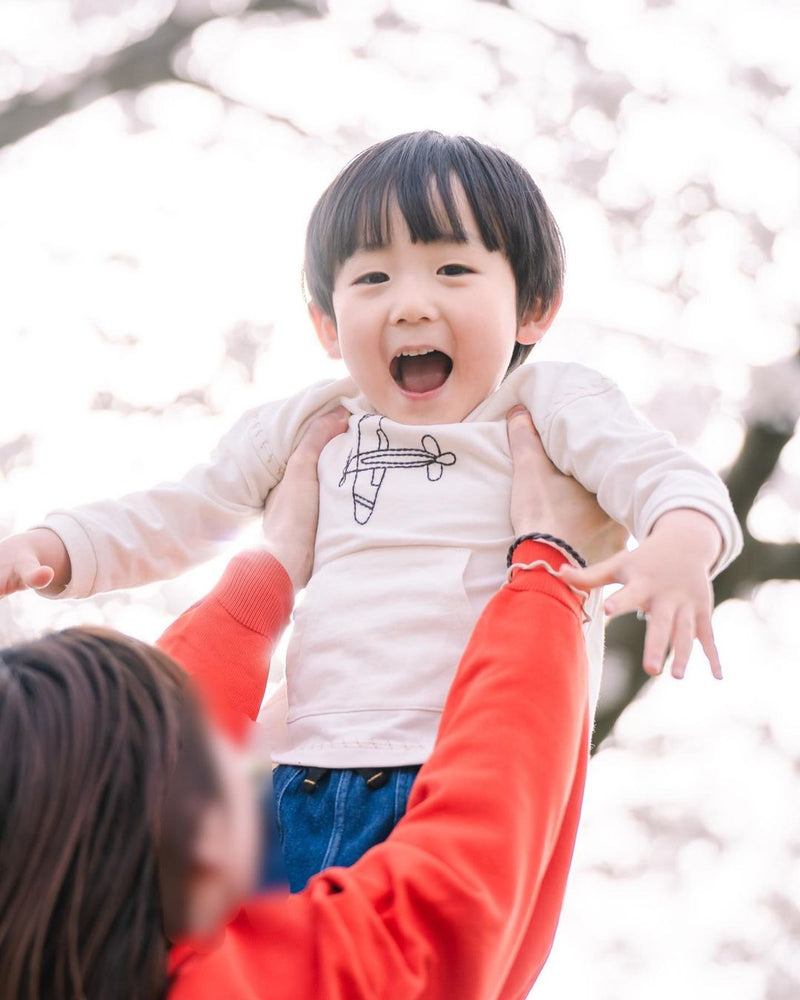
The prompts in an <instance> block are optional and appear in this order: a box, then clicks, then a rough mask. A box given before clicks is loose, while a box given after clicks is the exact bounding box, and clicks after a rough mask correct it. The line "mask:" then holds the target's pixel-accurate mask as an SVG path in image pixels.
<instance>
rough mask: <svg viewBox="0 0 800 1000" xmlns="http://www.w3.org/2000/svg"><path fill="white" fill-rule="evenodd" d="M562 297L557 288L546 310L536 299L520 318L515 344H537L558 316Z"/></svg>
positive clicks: (539, 300) (560, 291)
mask: <svg viewBox="0 0 800 1000" xmlns="http://www.w3.org/2000/svg"><path fill="white" fill-rule="evenodd" d="M563 297H564V295H563V292H562V290H561V289H560V288H559V290H558V292H557V294H556V295H555V296H554V298H553V301H552V302H551V303H550V305H549V306H548V307H547V309H544V308H543V307H542V301H541V299H537V300H536V302H535V303H534V305H532V306H531V308H530V309H529V310H528V311H527V312H526V313H525V315H524V316H523V317H522V322H521V323H520V325H519V329H518V330H517V343H520V344H538V342H539V341H540V340H541V339H542V337H543V336H544V335H545V333H547V330H548V328H549V326H550V324H551V323H552V322H553V320H554V319H555V318H556V316H557V315H558V310H559V309H560V308H561V302H562V299H563Z"/></svg>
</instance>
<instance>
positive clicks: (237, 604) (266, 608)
mask: <svg viewBox="0 0 800 1000" xmlns="http://www.w3.org/2000/svg"><path fill="white" fill-rule="evenodd" d="M209 596H211V597H214V598H216V599H217V600H218V601H219V603H220V604H221V605H222V606H223V608H225V610H226V611H227V612H228V613H229V614H230V615H231V616H232V617H233V618H234V619H235V620H236V621H237V622H239V623H240V624H241V625H244V626H245V627H246V628H249V629H252V630H253V631H254V632H258V633H259V635H272V634H274V633H275V632H276V631H277V630H278V629H279V628H280V627H282V626H283V625H285V624H286V623H287V622H288V621H289V616H290V615H291V613H292V607H293V605H294V590H293V588H292V582H291V580H290V579H289V574H288V573H287V572H286V570H285V569H284V568H283V566H282V565H281V564H280V563H279V562H278V560H277V559H276V558H275V557H274V556H273V555H272V554H271V553H270V552H268V551H267V550H266V549H251V550H249V551H247V552H240V553H239V554H238V555H236V556H234V557H233V559H231V561H230V562H229V563H228V565H227V567H226V569H225V572H224V573H223V574H222V578H221V579H220V581H219V583H218V584H217V586H216V587H215V588H214V589H213V590H212V592H211V594H210V595H209Z"/></svg>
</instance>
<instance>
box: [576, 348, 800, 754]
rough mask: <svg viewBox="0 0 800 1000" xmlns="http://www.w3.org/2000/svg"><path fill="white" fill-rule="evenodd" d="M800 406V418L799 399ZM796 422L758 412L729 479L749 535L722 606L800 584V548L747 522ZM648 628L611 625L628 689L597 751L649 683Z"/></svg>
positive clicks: (723, 577)
mask: <svg viewBox="0 0 800 1000" xmlns="http://www.w3.org/2000/svg"><path fill="white" fill-rule="evenodd" d="M783 369H786V371H788V372H789V373H790V375H791V376H792V377H791V378H789V379H788V380H787V381H788V382H789V384H791V385H793V384H794V383H795V381H796V380H797V378H798V377H800V355H793V356H791V357H789V358H787V359H786V360H785V361H784V362H782V363H781V365H779V366H773V370H774V373H775V375H776V376H778V377H780V375H781V374H784V371H783ZM796 406H797V410H798V414H797V415H798V416H800V396H798V397H797V400H796ZM795 422H796V417H795V420H791V419H790V420H787V419H786V414H785V412H784V411H783V410H782V409H781V408H780V407H777V408H776V414H775V421H774V423H770V422H768V419H767V415H766V413H765V412H764V409H763V407H759V408H758V409H757V410H756V411H755V412H754V415H753V416H752V417H751V418H750V420H749V421H748V423H747V426H746V430H745V436H744V442H743V444H742V448H741V450H740V452H739V454H738V456H737V458H736V461H735V462H734V463H733V465H732V466H731V467H730V469H729V470H728V472H727V474H726V475H725V477H724V479H725V482H726V484H727V486H728V490H729V491H730V495H731V501H732V503H733V507H734V510H735V511H736V516H737V518H738V520H739V523H740V524H741V526H742V533H743V535H744V548H743V550H742V554H741V555H740V556H739V558H738V559H737V560H736V561H735V562H733V563H732V564H731V565H730V566H729V567H728V568H727V569H726V570H724V571H723V572H722V573H720V575H719V576H718V577H717V579H716V580H715V581H714V600H715V603H716V604H721V603H722V602H723V601H727V600H729V599H730V598H732V597H737V596H747V595H748V594H749V593H750V591H751V590H752V589H753V587H755V586H757V585H758V584H760V583H766V582H767V581H768V580H800V543H786V544H779V543H775V542H762V541H760V540H759V539H757V538H754V537H753V536H752V535H751V534H750V531H749V530H748V528H747V517H748V515H749V513H750V510H751V508H752V506H753V504H754V503H755V501H756V498H757V497H758V494H759V492H760V491H761V489H762V488H763V487H764V485H765V484H766V483H767V482H768V481H769V479H770V477H771V476H772V474H773V472H774V471H775V467H776V465H777V463H778V459H779V458H780V455H781V452H782V451H783V449H784V447H785V446H786V445H787V444H788V442H789V441H790V440H791V438H792V437H793V435H794V423H795ZM643 643H644V623H643V622H640V621H638V620H637V619H636V618H635V617H634V616H633V615H627V616H626V617H624V618H618V619H616V620H615V621H613V622H611V624H610V625H609V628H608V632H607V634H606V647H607V649H608V650H609V651H610V653H611V655H612V656H613V657H614V658H615V659H616V660H617V661H618V662H619V663H621V665H622V666H623V669H624V676H625V683H624V684H623V685H622V686H621V690H620V691H619V692H618V693H617V695H616V696H615V697H614V698H613V699H611V700H610V701H608V702H605V703H601V705H600V707H599V709H598V712H597V719H596V724H595V731H594V739H593V743H594V748H595V749H597V748H599V746H600V744H601V743H602V742H603V740H604V739H605V738H606V737H607V736H608V735H609V733H610V732H611V731H612V729H613V728H614V726H615V724H616V722H617V719H618V718H619V717H620V715H621V714H622V712H623V711H624V710H625V709H626V708H627V706H628V705H629V704H630V703H631V701H632V700H633V699H634V698H635V697H636V696H637V695H638V693H639V692H640V691H641V690H642V688H643V687H644V686H645V684H646V683H647V682H648V680H650V678H649V676H648V675H647V674H645V672H644V671H643V670H642V665H641V664H642V652H643V649H642V647H643Z"/></svg>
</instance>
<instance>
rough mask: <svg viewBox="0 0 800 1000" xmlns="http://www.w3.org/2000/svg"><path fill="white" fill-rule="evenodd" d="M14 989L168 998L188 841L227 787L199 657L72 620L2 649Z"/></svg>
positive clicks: (0, 917)
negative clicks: (189, 666)
mask: <svg viewBox="0 0 800 1000" xmlns="http://www.w3.org/2000/svg"><path fill="white" fill-rule="evenodd" d="M0 761H2V766H0V984H2V986H1V987H0V992H2V996H3V997H8V998H11V997H13V998H15V1000H17V998H18V1000H28V998H30V1000H39V998H45V997H46V998H47V1000H81V998H84V997H85V998H90V1000H103V998H109V1000H110V998H117V997H121V996H124V997H125V998H126V1000H156V998H159V1000H160V998H163V997H164V996H166V991H167V987H168V979H167V952H168V948H169V942H168V939H167V936H166V932H165V925H166V926H170V929H172V927H173V926H174V927H176V928H178V927H179V926H180V923H181V921H182V919H183V908H184V898H183V895H184V890H185V886H186V877H185V876H186V872H187V870H188V864H189V863H190V859H189V858H188V857H187V853H188V846H187V843H188V840H187V838H191V835H192V833H193V831H194V829H195V828H196V823H197V820H198V817H199V813H200V810H201V809H202V806H203V804H204V803H206V802H208V801H210V800H211V799H212V798H213V797H215V796H216V795H217V794H218V793H219V789H218V786H217V779H216V776H215V773H214V768H213V764H212V761H211V758H210V755H209V750H208V738H207V732H206V729H205V721H204V719H203V717H202V716H201V713H200V711H199V709H198V707H197V705H196V703H195V701H194V699H193V697H192V694H191V692H190V690H189V689H188V686H187V676H186V674H185V673H184V672H183V670H182V669H181V668H180V667H179V666H178V665H177V664H176V663H174V662H173V661H172V660H171V659H169V657H167V656H166V655H165V654H163V653H161V652H159V651H158V650H156V649H154V648H153V647H151V646H148V645H146V644H144V643H141V642H137V641H136V640H133V639H129V638H126V637H125V636H122V635H119V634H117V633H114V632H111V631H106V630H103V629H94V628H72V629H66V630H65V631H62V632H56V633H52V634H50V635H46V636H44V637H42V638H41V639H37V640H34V641H33V642H27V643H22V644H20V645H17V646H13V647H11V648H9V649H4V650H2V652H0Z"/></svg>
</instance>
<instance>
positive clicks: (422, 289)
mask: <svg viewBox="0 0 800 1000" xmlns="http://www.w3.org/2000/svg"><path fill="white" fill-rule="evenodd" d="M437 316H438V307H437V305H436V300H435V296H434V295H432V294H431V289H430V288H429V287H428V286H427V284H426V282H424V281H420V280H416V279H406V280H405V281H402V282H398V283H397V284H396V286H395V295H394V300H393V302H392V308H391V315H390V322H391V323H392V325H393V326H397V325H399V324H402V323H424V322H425V321H430V320H434V319H436V317H437Z"/></svg>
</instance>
